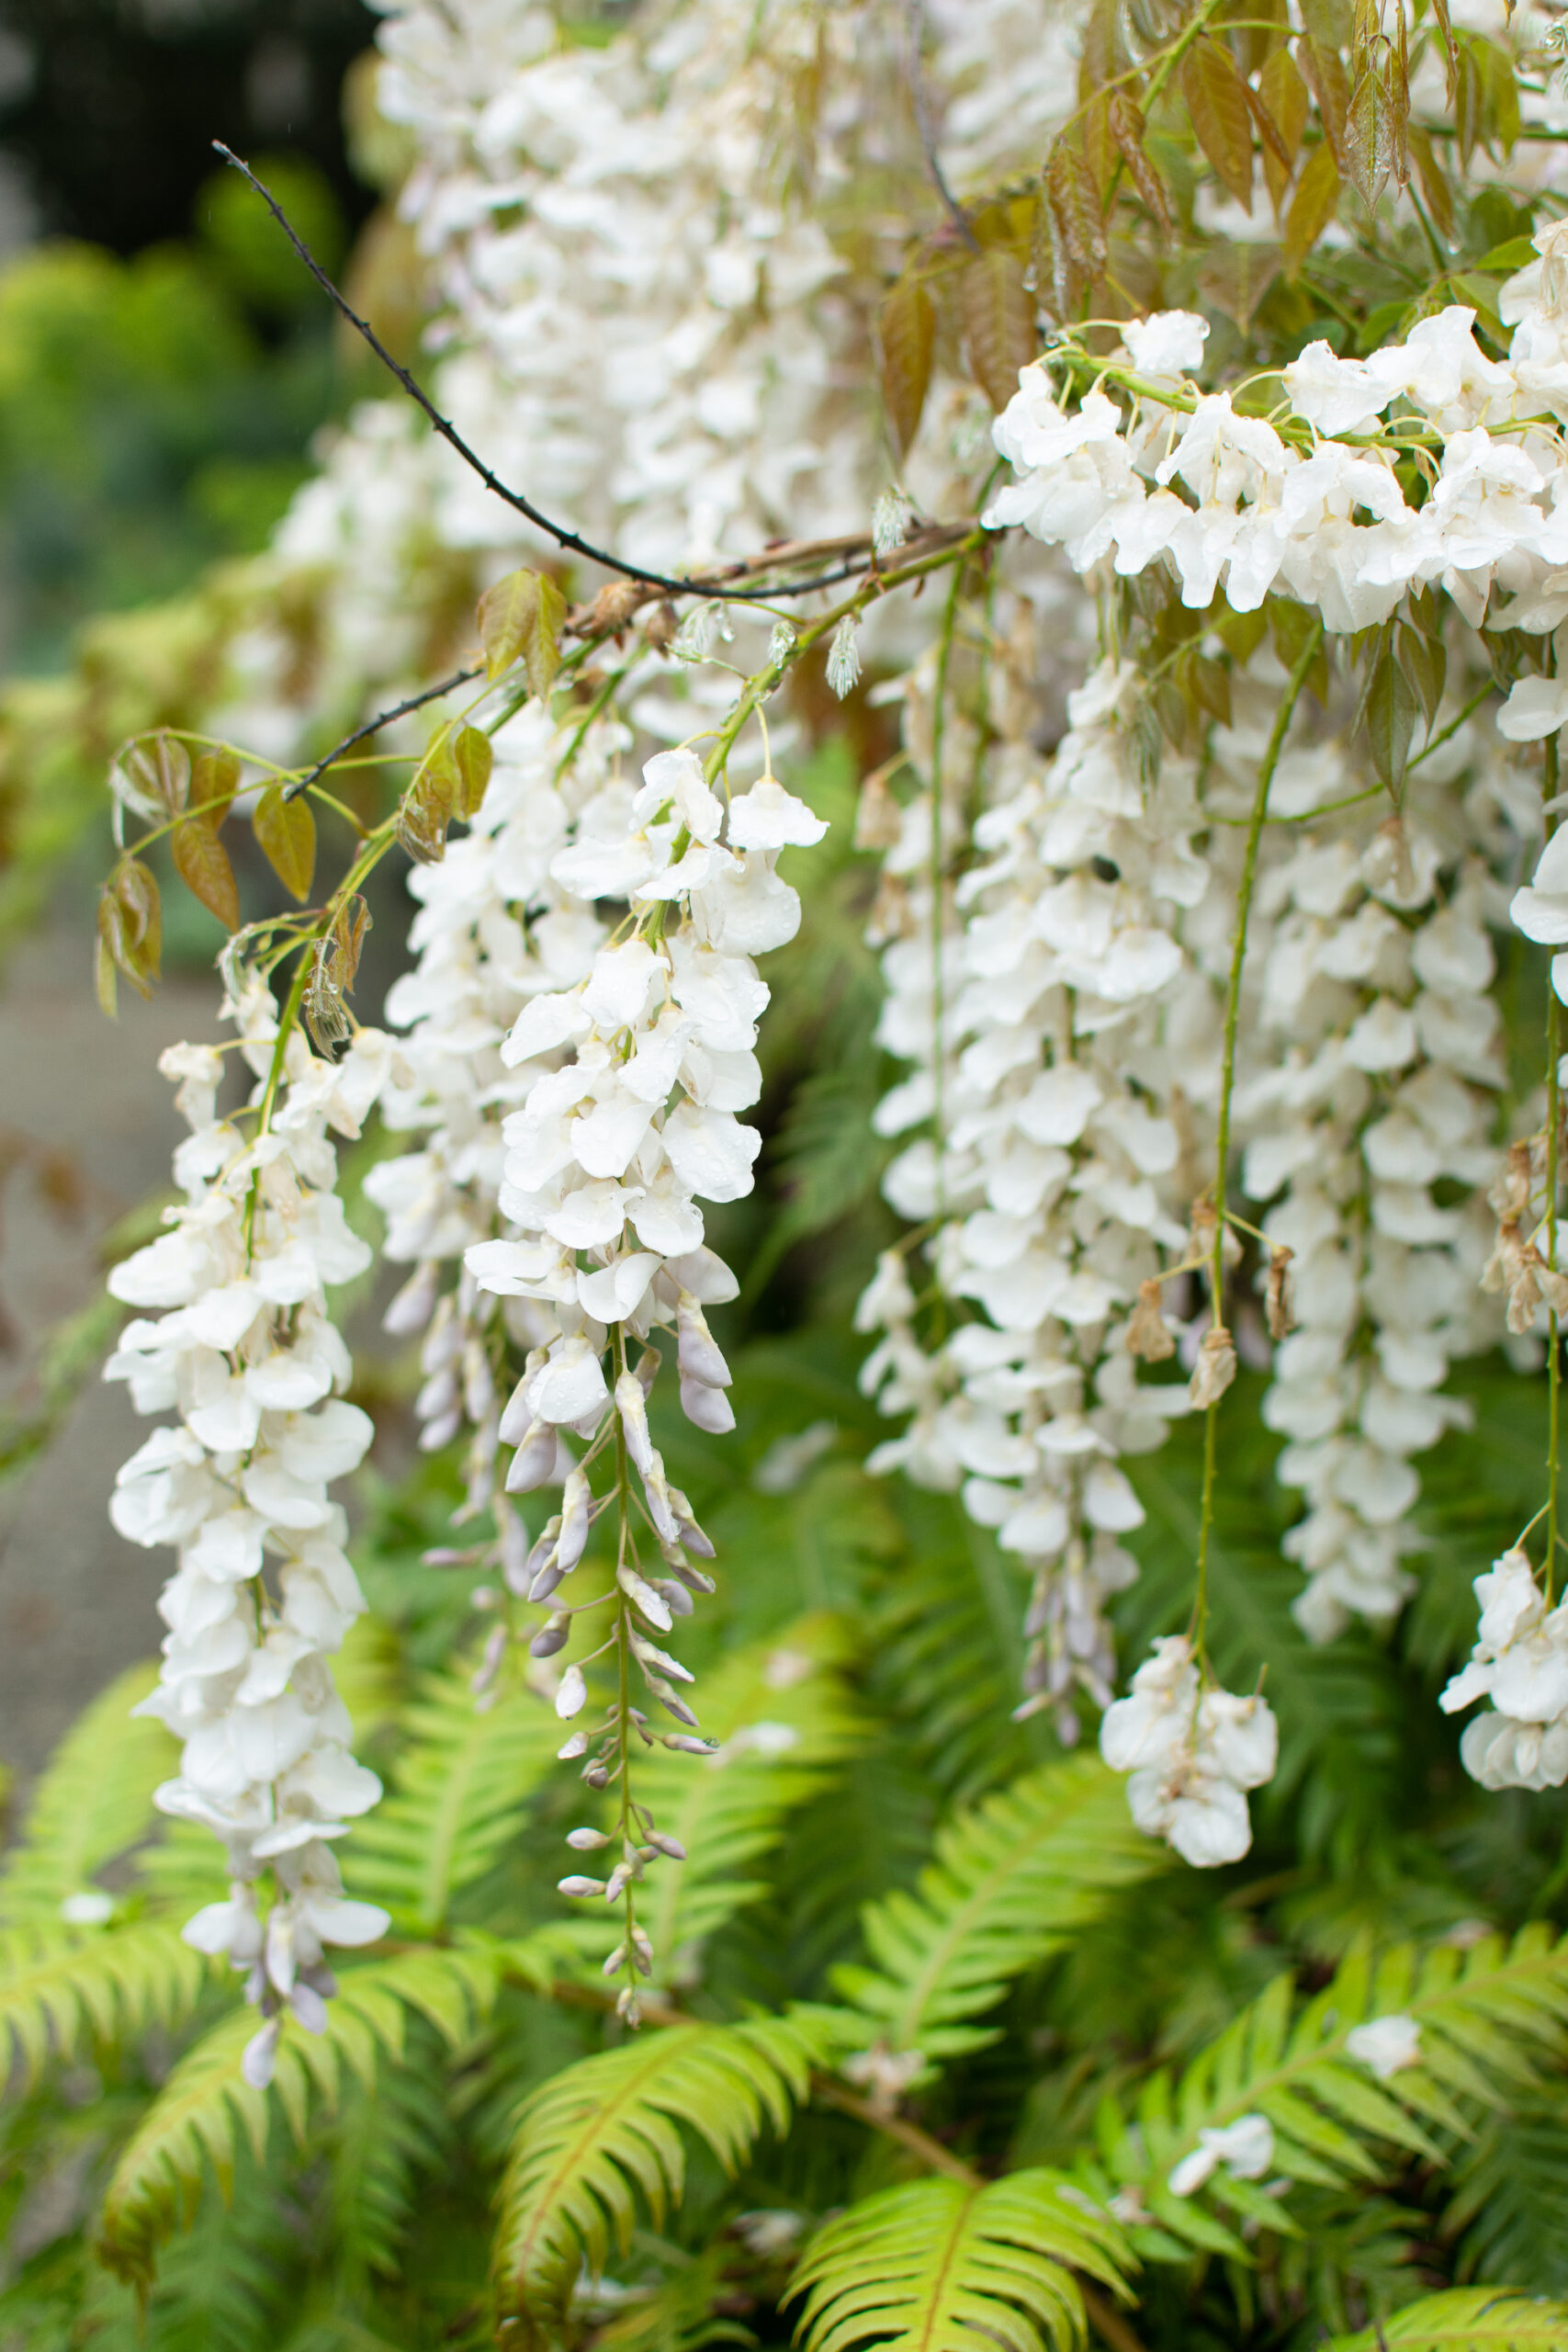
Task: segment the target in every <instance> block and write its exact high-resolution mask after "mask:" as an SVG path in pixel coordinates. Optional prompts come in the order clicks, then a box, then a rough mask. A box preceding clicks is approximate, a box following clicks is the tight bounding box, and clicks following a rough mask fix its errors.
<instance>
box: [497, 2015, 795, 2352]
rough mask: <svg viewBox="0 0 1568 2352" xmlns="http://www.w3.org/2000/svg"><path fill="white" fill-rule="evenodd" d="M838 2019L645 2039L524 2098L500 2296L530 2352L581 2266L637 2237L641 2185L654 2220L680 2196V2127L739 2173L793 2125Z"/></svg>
mask: <svg viewBox="0 0 1568 2352" xmlns="http://www.w3.org/2000/svg"><path fill="white" fill-rule="evenodd" d="M831 2031H832V2028H831V2022H830V2020H829V2018H828V2017H827V2016H826V2015H825V2014H822V2013H816V2012H812V2011H810V2010H795V2011H793V2012H791V2013H790V2014H789V2015H788V2016H785V2017H783V2018H760V2019H758V2020H756V2021H754V2022H752V2023H749V2024H746V2025H679V2026H671V2027H668V2028H666V2029H664V2030H661V2031H659V2032H651V2031H645V2032H644V2033H643V2034H641V2035H639V2036H638V2037H637V2040H635V2041H631V2042H629V2043H628V2044H627V2045H626V2047H625V2048H624V2049H619V2050H606V2051H601V2052H598V2053H597V2054H596V2055H595V2056H593V2057H592V2058H584V2059H582V2060H581V2061H580V2062H579V2064H577V2065H575V2066H569V2067H568V2068H567V2069H566V2070H565V2071H564V2072H563V2073H561V2074H559V2075H554V2076H553V2077H552V2078H551V2079H550V2081H548V2082H547V2083H546V2084H544V2085H543V2086H541V2087H540V2088H539V2089H538V2090H536V2092H535V2093H534V2094H533V2096H532V2097H531V2098H529V2099H527V2100H526V2101H525V2104H524V2106H523V2109H522V2110H521V2112H520V2114H519V2116H518V2120H517V2132H516V2138H515V2140H514V2142H513V2149H512V2154H511V2156H510V2158H509V2160H508V2164H507V2168H506V2174H505V2177H504V2179H503V2180H502V2189H501V2226H500V2229H499V2231H498V2233H497V2236H496V2248H495V2267H496V2278H497V2292H498V2295H499V2299H500V2302H501V2307H502V2314H503V2316H505V2317H509V2318H511V2319H513V2321H515V2322H517V2323H518V2324H520V2326H521V2327H522V2329H523V2331H524V2332H523V2334H522V2335H521V2336H520V2337H519V2338H517V2339H514V2340H516V2341H518V2342H519V2343H521V2344H522V2345H525V2346H534V2345H543V2344H545V2343H547V2341H548V2340H549V2338H548V2322H549V2321H550V2320H551V2319H552V2318H555V2317H558V2315H559V2314H560V2313H561V2312H563V2311H564V2309H565V2306H566V2302H567V2300H568V2298H569V2297H570V2293H571V2290H572V2288H573V2285H574V2284H575V2282H576V2279H577V2276H578V2273H579V2271H580V2269H581V2267H582V2264H583V2262H584V2261H587V2262H588V2263H589V2264H590V2265H591V2266H592V2267H593V2268H595V2269H598V2268H600V2267H602V2266H603V2264H604V2259H605V2257H606V2255H607V2253H608V2251H609V2245H610V2238H611V2233H612V2232H614V2233H615V2235H616V2237H617V2238H618V2239H619V2241H620V2243H621V2244H622V2245H626V2243H627V2240H628V2236H629V2233H630V2229H631V2223H632V2215H633V2210H634V2191H636V2190H640V2191H641V2193H642V2197H643V2199H644V2201H645V2202H646V2204H647V2206H648V2208H649V2211H650V2212H651V2214H652V2216H653V2219H654V2222H655V2223H656V2225H657V2224H658V2223H659V2222H661V2221H662V2218H663V2214H664V2211H665V2207H666V2205H667V2204H671V2203H678V2202H679V2201H680V2198H681V2193H682V2188H683V2185H684V2180H685V2151H684V2148H683V2146H682V2139H681V2132H680V2129H679V2126H680V2125H682V2124H684V2125H686V2126H687V2127H688V2128H689V2129H690V2130H691V2131H694V2132H696V2133H697V2134H698V2135H699V2137H700V2138H702V2139H703V2140H705V2142H706V2143H707V2145H708V2146H709V2147H710V2148H711V2149H712V2151H713V2153H714V2154H715V2155H716V2157H717V2158H718V2160H719V2162H720V2164H722V2165H723V2166H724V2167H725V2169H726V2171H727V2172H732V2171H733V2170H734V2168H735V2166H736V2165H737V2164H738V2163H739V2160H740V2158H741V2157H742V2156H743V2155H744V2154H746V2152H747V2150H748V2149H749V2148H750V2145H751V2143H752V2142H753V2141H754V2140H755V2138H756V2137H757V2134H758V2133H759V2131H761V2128H762V2125H763V2123H764V2122H765V2121H768V2122H772V2124H773V2128H774V2129H775V2131H784V2130H785V2129H786V2128H787V2126H788V2123H789V2119H790V2111H791V2108H792V2106H793V2105H795V2103H797V2102H798V2101H799V2100H800V2099H802V2098H804V2097H805V2095H806V2091H807V2083H808V2078H809V2075H810V2070H811V2068H812V2066H813V2065H814V2064H818V2063H819V2062H820V2060H821V2059H822V2058H823V2056H824V2055H825V2054H826V2052H827V2049H828V2047H829V2040H830V2037H831Z"/></svg>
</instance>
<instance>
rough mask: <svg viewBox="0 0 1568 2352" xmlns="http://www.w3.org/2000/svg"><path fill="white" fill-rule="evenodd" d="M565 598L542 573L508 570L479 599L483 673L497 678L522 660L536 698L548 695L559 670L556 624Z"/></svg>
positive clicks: (563, 611) (558, 638)
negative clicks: (483, 662)
mask: <svg viewBox="0 0 1568 2352" xmlns="http://www.w3.org/2000/svg"><path fill="white" fill-rule="evenodd" d="M565 618H566V598H565V597H564V596H563V595H562V594H561V592H560V590H559V589H558V587H557V586H556V583H555V582H554V581H553V580H551V579H549V578H548V577H547V575H546V574H545V573H544V572H542V571H509V572H508V573H507V575H506V577H505V579H504V580H498V581H497V582H496V583H495V585H494V587H493V588H487V589H486V590H485V593H484V594H483V595H482V596H481V597H480V598H479V643H480V644H481V645H482V646H483V648H484V656H485V674H486V676H487V677H488V678H491V679H492V680H493V679H496V678H499V677H501V676H502V673H504V672H506V671H508V670H510V669H511V667H512V665H513V662H516V661H518V660H521V662H522V663H523V666H524V668H525V670H526V672H527V673H528V684H529V686H530V687H531V688H532V690H533V692H534V693H535V694H536V695H546V694H547V693H548V692H549V689H550V683H551V681H552V679H553V678H554V677H555V674H556V672H557V671H558V669H559V668H560V641H559V640H560V625H561V623H562V621H563V620H564V619H565Z"/></svg>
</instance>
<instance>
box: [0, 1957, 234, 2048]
mask: <svg viewBox="0 0 1568 2352" xmlns="http://www.w3.org/2000/svg"><path fill="white" fill-rule="evenodd" d="M208 1975H209V1968H208V1963H207V1962H206V1961H204V1960H203V1959H202V1957H201V1956H200V1954H199V1953H197V1952H195V1951H192V1950H191V1948H190V1946H189V1945H188V1944H187V1943H184V1942H182V1941H181V1939H180V1938H179V1936H178V1935H177V1934H176V1933H175V1929H174V1928H171V1927H168V1926H165V1925H164V1924H163V1923H162V1922H161V1921H158V1920H155V1919H131V1920H129V1921H127V1922H125V1923H124V1924H123V1925H119V1926H115V1927H109V1928H102V1929H92V1928H88V1929H85V1930H84V1929H80V1928H55V1929H54V1931H53V1932H52V1933H43V1932H34V1931H32V1930H31V1929H28V1928H12V1929H11V1930H10V1932H9V1933H8V1934H6V1935H3V1936H0V2050H4V2051H6V2055H7V2058H8V2061H9V2063H10V2064H14V2065H15V2064H19V2065H20V2067H21V2068H22V2070H23V2073H24V2075H25V2076H26V2077H27V2078H28V2079H30V2078H31V2077H32V2076H33V2075H36V2074H37V2073H38V2071H39V2067H40V2066H42V2064H44V2062H45V2060H46V2059H47V2058H48V2057H49V2056H50V2055H51V2052H53V2053H55V2054H59V2055H65V2054H68V2053H69V2052H72V2051H73V2050H75V2049H77V2048H79V2047H80V2045H81V2044H82V2043H83V2042H84V2041H86V2040H88V2039H89V2038H91V2037H96V2038H97V2039H99V2040H102V2041H113V2040H117V2039H125V2038H128V2037H130V2036H131V2035H133V2034H136V2033H138V2032H140V2031H141V2030H142V2029H143V2028H144V2027H146V2026H148V2025H151V2024H152V2023H153V2022H154V2021H156V2022H157V2023H159V2024H162V2025H173V2024H175V2023H176V2022H177V2021H178V2020H179V2019H180V2018H182V2017H184V2016H186V2014H187V2013H188V2012H189V2011H190V2010H191V2009H193V2008H194V2007H195V2006H196V2003H197V2000H198V1998H199V1997H200V1994H201V1988H202V1985H203V1984H204V1983H205V1982H206V1981H207V1979H208Z"/></svg>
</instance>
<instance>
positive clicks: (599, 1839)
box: [566, 1829, 610, 1854]
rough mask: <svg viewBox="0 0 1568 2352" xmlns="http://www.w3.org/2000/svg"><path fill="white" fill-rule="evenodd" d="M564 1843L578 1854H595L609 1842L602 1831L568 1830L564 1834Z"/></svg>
mask: <svg viewBox="0 0 1568 2352" xmlns="http://www.w3.org/2000/svg"><path fill="white" fill-rule="evenodd" d="M566 1842H567V1844H568V1845H569V1846H571V1847H573V1848H575V1849H576V1851H577V1852H578V1853H580V1854H595V1853H597V1852H598V1850H599V1849H600V1847H601V1846H607V1845H608V1844H609V1842H610V1840H609V1838H608V1836H607V1835H606V1833H605V1832H604V1830H603V1829H569V1830H568V1831H567V1833H566Z"/></svg>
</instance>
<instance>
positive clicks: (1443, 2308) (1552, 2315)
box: [1327, 2287, 1568, 2352]
mask: <svg viewBox="0 0 1568 2352" xmlns="http://www.w3.org/2000/svg"><path fill="white" fill-rule="evenodd" d="M1565 2343H1568V2303H1563V2302H1551V2301H1546V2300H1544V2299H1542V2298H1540V2297H1537V2296H1533V2295H1521V2294H1517V2293H1516V2292H1515V2291H1514V2290H1512V2289H1510V2288H1507V2287H1455V2288H1452V2289H1450V2290H1449V2291H1448V2292H1447V2293H1446V2294H1441V2295H1425V2296H1423V2297H1422V2299H1421V2301H1419V2302H1415V2303H1406V2304H1405V2306H1404V2310H1403V2311H1397V2312H1394V2314H1393V2317H1392V2318H1391V2319H1385V2320H1384V2321H1383V2322H1382V2324H1381V2326H1374V2327H1364V2328H1362V2329H1360V2330H1359V2333H1358V2334H1357V2335H1337V2336H1336V2337H1335V2338H1334V2339H1333V2342H1332V2344H1331V2345H1330V2346H1328V2347H1327V2352H1562V2345H1563V2344H1565Z"/></svg>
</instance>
